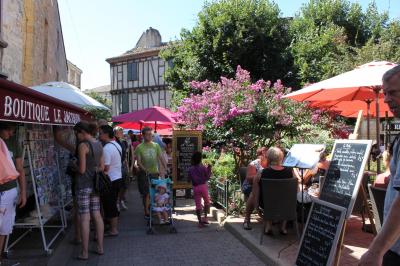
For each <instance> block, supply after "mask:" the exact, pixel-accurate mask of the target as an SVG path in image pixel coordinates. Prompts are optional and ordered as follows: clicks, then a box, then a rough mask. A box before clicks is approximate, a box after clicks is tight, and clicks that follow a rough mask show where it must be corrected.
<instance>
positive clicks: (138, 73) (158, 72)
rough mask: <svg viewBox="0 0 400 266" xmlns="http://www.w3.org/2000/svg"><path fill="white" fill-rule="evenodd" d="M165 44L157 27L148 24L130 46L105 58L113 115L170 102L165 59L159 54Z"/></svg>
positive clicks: (166, 104)
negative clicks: (165, 76)
mask: <svg viewBox="0 0 400 266" xmlns="http://www.w3.org/2000/svg"><path fill="white" fill-rule="evenodd" d="M166 45H167V44H166V43H163V42H162V41H161V35H160V33H159V32H158V30H156V29H153V28H149V29H148V30H146V31H145V32H144V33H143V34H142V36H141V37H140V39H139V41H138V42H137V44H136V46H135V47H134V48H133V49H131V50H129V51H127V52H126V53H124V54H122V55H120V56H116V57H112V58H108V59H107V60H106V61H107V62H108V63H109V64H110V74H111V91H110V93H111V97H112V113H113V115H119V114H123V113H128V112H132V111H137V110H141V109H145V108H148V107H152V106H155V105H157V106H161V107H167V108H168V107H169V106H170V102H171V92H170V91H169V90H168V88H167V85H166V83H165V81H164V71H165V69H166V68H167V67H168V63H166V62H164V60H162V59H161V58H160V57H159V52H160V50H161V49H162V48H163V47H165V46H166Z"/></svg>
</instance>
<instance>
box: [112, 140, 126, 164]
mask: <svg viewBox="0 0 400 266" xmlns="http://www.w3.org/2000/svg"><path fill="white" fill-rule="evenodd" d="M115 140H116V142H117V143H118V144H119V145H120V146H121V148H122V154H121V156H122V158H121V161H122V162H125V159H126V154H127V152H128V142H127V141H126V140H124V139H123V140H120V139H118V138H115Z"/></svg>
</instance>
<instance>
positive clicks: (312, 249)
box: [296, 201, 346, 266]
mask: <svg viewBox="0 0 400 266" xmlns="http://www.w3.org/2000/svg"><path fill="white" fill-rule="evenodd" d="M345 211H346V210H345V209H344V208H342V207H339V206H334V205H333V204H330V203H327V202H322V201H316V202H314V203H313V206H312V208H311V212H310V216H309V218H308V221H307V225H306V228H305V230H304V233H303V237H302V241H301V244H300V248H299V252H298V255H297V259H296V265H298V266H302V265H321V266H322V265H323V266H325V265H330V262H331V260H332V257H333V255H334V254H335V249H336V246H337V241H338V238H339V235H340V232H341V230H342V226H343V221H344V215H345Z"/></svg>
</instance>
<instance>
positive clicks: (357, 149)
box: [319, 140, 372, 219]
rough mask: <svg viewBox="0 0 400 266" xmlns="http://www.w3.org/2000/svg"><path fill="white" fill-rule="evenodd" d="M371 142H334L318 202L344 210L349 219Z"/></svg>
mask: <svg viewBox="0 0 400 266" xmlns="http://www.w3.org/2000/svg"><path fill="white" fill-rule="evenodd" d="M371 145H372V140H336V141H335V145H334V146H333V151H332V158H331V163H330V165H329V168H328V171H327V173H326V175H325V180H324V185H323V187H322V188H321V192H320V197H319V199H320V200H323V201H326V202H330V203H332V204H335V205H338V206H341V207H343V208H345V209H346V211H347V213H346V219H347V218H349V217H350V215H351V212H352V210H353V207H354V203H355V201H356V198H357V194H358V189H359V187H360V184H361V181H362V178H363V175H364V169H365V165H366V163H367V161H368V157H369V153H370V151H371Z"/></svg>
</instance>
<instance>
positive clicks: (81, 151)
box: [78, 143, 89, 175]
mask: <svg viewBox="0 0 400 266" xmlns="http://www.w3.org/2000/svg"><path fill="white" fill-rule="evenodd" d="M88 152H89V147H88V146H87V145H86V144H85V143H81V144H79V147H78V156H79V171H78V173H80V174H81V175H83V174H84V173H85V171H86V154H87V153H88Z"/></svg>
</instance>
